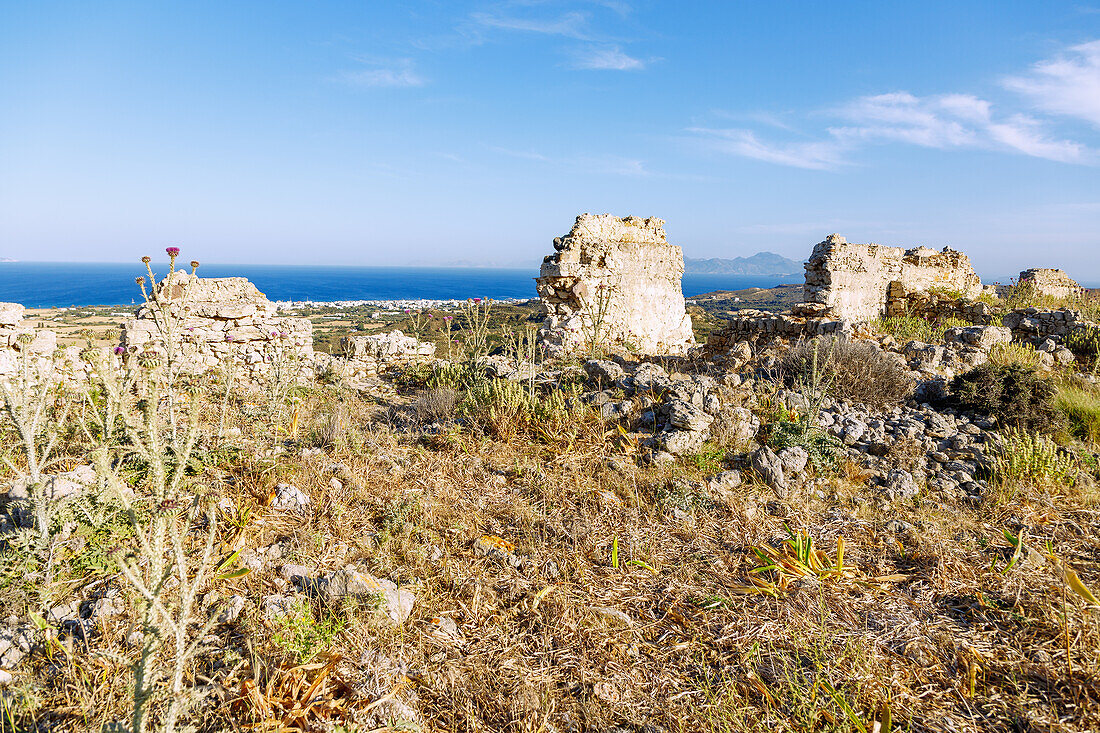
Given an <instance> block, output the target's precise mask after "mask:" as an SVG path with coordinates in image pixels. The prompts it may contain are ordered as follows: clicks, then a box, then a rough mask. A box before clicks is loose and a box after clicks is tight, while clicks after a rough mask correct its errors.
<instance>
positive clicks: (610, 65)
mask: <svg viewBox="0 0 1100 733" xmlns="http://www.w3.org/2000/svg"><path fill="white" fill-rule="evenodd" d="M573 68H574V69H596V70H609V71H638V70H640V69H644V68H645V62H644V61H642V60H641V59H636V58H634V57H633V56H628V55H626V54H625V53H623V52H622V50H620V49H619V48H618V47H617V46H615V47H611V48H591V49H587V50H585V51H583V52H581V53H578V54H577V56H576V60H575V61H574V63H573Z"/></svg>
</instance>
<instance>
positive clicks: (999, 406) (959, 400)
mask: <svg viewBox="0 0 1100 733" xmlns="http://www.w3.org/2000/svg"><path fill="white" fill-rule="evenodd" d="M1056 392H1057V388H1056V387H1055V385H1054V383H1053V382H1051V381H1050V380H1049V379H1044V378H1043V377H1042V376H1041V375H1040V374H1039V371H1038V369H1036V368H1035V367H1032V366H1024V365H1022V364H1016V363H1013V364H993V363H986V364H983V365H981V366H979V367H976V368H974V369H971V370H970V371H968V372H965V373H963V374H960V375H959V376H957V377H955V378H954V379H953V380H951V386H950V391H949V394H948V396H947V398H946V399H945V402H946V404H947V405H948V406H952V407H956V408H958V409H961V410H965V411H968V412H976V413H979V414H982V415H991V416H993V417H995V418H997V420H998V421H999V422H1000V424H1001V425H1006V426H1009V427H1015V428H1021V429H1025V430H1040V431H1044V432H1052V431H1054V430H1055V429H1057V427H1058V426H1059V424H1060V420H1059V416H1058V413H1057V411H1056V410H1055V408H1054V395H1055V393H1056Z"/></svg>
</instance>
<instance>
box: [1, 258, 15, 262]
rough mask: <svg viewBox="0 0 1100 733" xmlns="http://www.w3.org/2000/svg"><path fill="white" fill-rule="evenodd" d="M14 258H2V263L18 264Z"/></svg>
mask: <svg viewBox="0 0 1100 733" xmlns="http://www.w3.org/2000/svg"><path fill="white" fill-rule="evenodd" d="M18 261H19V260H17V259H15V258H14V257H0V262H18Z"/></svg>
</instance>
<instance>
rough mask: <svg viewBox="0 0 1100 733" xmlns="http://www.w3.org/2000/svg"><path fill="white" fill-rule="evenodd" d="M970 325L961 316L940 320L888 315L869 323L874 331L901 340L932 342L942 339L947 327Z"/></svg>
mask: <svg viewBox="0 0 1100 733" xmlns="http://www.w3.org/2000/svg"><path fill="white" fill-rule="evenodd" d="M970 325H972V324H971V323H970V322H969V321H964V320H962V319H961V318H944V319H942V320H935V321H932V320H929V319H927V318H921V317H920V316H889V317H887V318H879V319H877V320H875V321H873V322H872V323H871V328H872V330H873V331H874V332H875V333H881V334H887V335H890V336H893V337H894V338H895V339H897V340H898V341H901V342H903V343H904V342H906V341H923V342H925V343H934V342H937V341H943V334H944V331H946V330H947V329H949V328H964V327H966V326H970Z"/></svg>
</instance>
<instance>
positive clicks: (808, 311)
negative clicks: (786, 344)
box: [706, 303, 855, 355]
mask: <svg viewBox="0 0 1100 733" xmlns="http://www.w3.org/2000/svg"><path fill="white" fill-rule="evenodd" d="M854 333H855V324H854V323H853V322H852V321H848V320H845V319H838V318H833V317H832V316H831V315H830V314H829V308H828V307H827V306H824V305H821V304H819V303H800V304H799V305H796V306H795V307H793V308H792V309H791V310H789V311H785V312H783V313H768V312H767V311H759V310H753V309H750V308H746V309H743V310H740V311H737V313H735V314H734V315H733V317H731V318H730V319H729V322H728V323H727V324H726V326H725V328H723V329H721V330H720V331H717V332H715V333H712V334H711V335H710V336H708V337H707V348H706V351H707V353H708V354H711V355H715V354H723V353H725V352H727V351H730V350H731V349H733V348H735V347H736V346H737V344H738V343H740V342H741V341H751V342H754V343H765V342H770V341H773V340H775V339H786V340H790V341H797V340H800V339H806V338H813V337H815V336H834V337H838V338H847V337H849V336H851V335H853V334H854Z"/></svg>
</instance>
